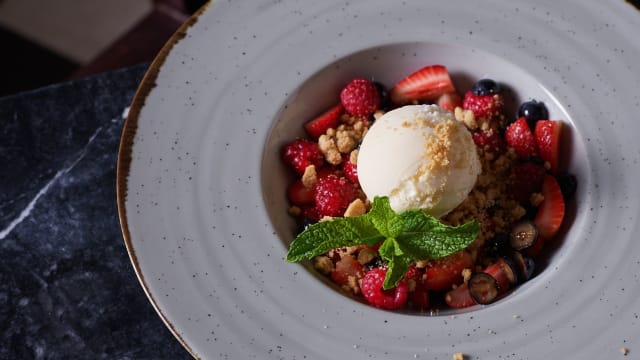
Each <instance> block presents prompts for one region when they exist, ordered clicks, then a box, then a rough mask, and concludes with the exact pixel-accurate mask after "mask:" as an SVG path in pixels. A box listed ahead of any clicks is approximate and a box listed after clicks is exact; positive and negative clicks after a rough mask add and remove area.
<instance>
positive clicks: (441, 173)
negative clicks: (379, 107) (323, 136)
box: [358, 105, 481, 217]
mask: <svg viewBox="0 0 640 360" xmlns="http://www.w3.org/2000/svg"><path fill="white" fill-rule="evenodd" d="M480 171H481V165H480V160H479V159H478V153H477V150H476V146H475V144H474V142H473V139H472V137H471V134H470V133H469V131H468V130H467V129H466V128H465V126H464V124H462V123H460V122H458V121H457V120H456V119H455V118H454V116H453V114H452V113H451V112H450V111H447V110H444V109H442V108H440V107H439V106H437V105H407V106H404V107H401V108H398V109H395V110H392V111H389V112H387V113H386V114H384V115H383V116H382V117H380V118H379V119H378V120H376V122H375V123H374V124H373V125H372V126H371V128H370V129H369V132H368V133H367V135H366V136H365V138H364V139H363V141H362V145H361V146H360V152H359V154H358V178H359V179H360V185H361V186H362V190H363V191H364V192H365V194H366V195H367V197H368V198H369V199H373V198H374V197H375V196H388V197H389V202H390V203H391V207H392V208H393V210H394V211H396V212H401V211H404V210H409V209H422V210H424V211H425V212H427V213H428V214H430V215H433V216H436V217H440V216H442V215H445V214H447V213H448V212H450V211H451V210H452V209H453V208H455V207H456V206H458V205H459V204H460V203H461V202H462V201H463V200H464V199H465V198H466V197H467V196H468V194H469V192H470V191H471V189H472V188H473V186H474V185H475V183H476V179H477V177H478V174H479V173H480Z"/></svg>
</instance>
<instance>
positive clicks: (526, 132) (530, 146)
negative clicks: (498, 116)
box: [504, 117, 537, 159]
mask: <svg viewBox="0 0 640 360" xmlns="http://www.w3.org/2000/svg"><path fill="white" fill-rule="evenodd" d="M504 139H505V141H506V142H507V145H509V146H510V147H512V148H513V150H515V152H516V154H518V156H519V157H520V158H521V159H527V158H529V157H532V156H534V155H535V154H536V152H537V146H536V140H535V138H534V137H533V133H532V132H531V129H530V128H529V125H528V124H527V120H525V118H524V117H521V118H520V119H518V120H516V121H515V122H514V123H512V124H511V125H509V126H508V127H507V130H506V132H505V134H504Z"/></svg>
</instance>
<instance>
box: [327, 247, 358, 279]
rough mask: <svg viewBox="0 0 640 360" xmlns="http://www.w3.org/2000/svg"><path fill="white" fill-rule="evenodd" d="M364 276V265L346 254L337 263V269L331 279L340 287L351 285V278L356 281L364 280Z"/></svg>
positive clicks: (332, 273)
mask: <svg viewBox="0 0 640 360" xmlns="http://www.w3.org/2000/svg"><path fill="white" fill-rule="evenodd" d="M363 275H364V271H363V267H362V264H360V263H359V262H358V260H356V258H355V257H353V256H351V255H348V254H344V255H342V257H341V258H340V260H338V261H337V262H336V266H335V269H334V270H333V271H332V272H331V279H332V280H333V281H335V282H336V283H337V284H338V285H349V277H350V276H351V277H354V278H355V280H358V279H360V278H362V276H363Z"/></svg>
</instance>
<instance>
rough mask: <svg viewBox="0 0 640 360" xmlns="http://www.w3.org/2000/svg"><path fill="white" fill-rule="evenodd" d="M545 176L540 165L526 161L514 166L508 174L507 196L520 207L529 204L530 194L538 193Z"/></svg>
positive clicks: (544, 171)
mask: <svg viewBox="0 0 640 360" xmlns="http://www.w3.org/2000/svg"><path fill="white" fill-rule="evenodd" d="M545 176H546V170H545V169H544V167H543V166H542V165H538V164H536V163H533V162H530V161H527V162H523V163H518V164H515V165H514V166H513V167H512V168H511V173H510V174H509V179H508V183H509V189H508V191H509V195H511V198H512V199H513V200H515V201H517V202H518V203H520V204H521V205H527V204H529V199H530V198H531V194H533V193H536V192H540V190H541V189H542V183H543V181H544V178H545Z"/></svg>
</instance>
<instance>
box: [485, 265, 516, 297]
mask: <svg viewBox="0 0 640 360" xmlns="http://www.w3.org/2000/svg"><path fill="white" fill-rule="evenodd" d="M484 272H485V273H487V274H489V275H491V276H492V277H493V278H494V279H496V282H497V283H498V291H499V293H500V294H503V293H505V292H506V291H507V290H509V289H510V288H511V287H512V286H513V285H515V283H516V281H517V277H516V276H517V275H516V273H515V271H514V269H513V268H512V267H511V265H509V264H508V263H507V262H506V261H505V260H504V259H502V258H500V259H498V261H497V262H495V263H493V264H491V265H489V266H487V267H486V268H485V269H484Z"/></svg>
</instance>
